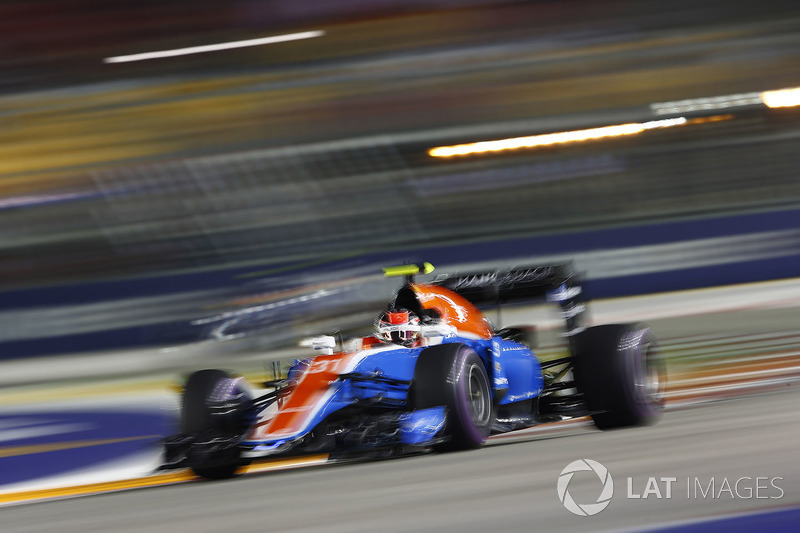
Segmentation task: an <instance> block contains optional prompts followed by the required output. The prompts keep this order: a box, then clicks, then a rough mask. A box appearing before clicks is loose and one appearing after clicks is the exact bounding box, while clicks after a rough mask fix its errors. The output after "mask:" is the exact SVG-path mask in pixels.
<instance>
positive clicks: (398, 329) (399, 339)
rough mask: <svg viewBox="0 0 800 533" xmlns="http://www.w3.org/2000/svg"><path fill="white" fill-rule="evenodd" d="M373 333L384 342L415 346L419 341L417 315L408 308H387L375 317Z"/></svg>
mask: <svg viewBox="0 0 800 533" xmlns="http://www.w3.org/2000/svg"><path fill="white" fill-rule="evenodd" d="M375 334H376V335H375V336H376V337H378V338H379V339H380V340H382V341H384V342H391V343H394V344H400V345H402V346H406V347H409V348H410V347H412V346H416V345H417V344H419V341H420V323H419V317H418V316H417V315H415V314H414V313H412V312H411V311H409V310H408V309H389V310H387V311H385V312H383V313H381V314H380V315H379V316H378V318H376V319H375Z"/></svg>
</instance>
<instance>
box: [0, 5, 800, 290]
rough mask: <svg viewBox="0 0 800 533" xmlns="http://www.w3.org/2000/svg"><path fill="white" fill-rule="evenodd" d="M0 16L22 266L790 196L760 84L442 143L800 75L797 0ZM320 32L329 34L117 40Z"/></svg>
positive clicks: (48, 11) (289, 252)
mask: <svg viewBox="0 0 800 533" xmlns="http://www.w3.org/2000/svg"><path fill="white" fill-rule="evenodd" d="M0 25H2V32H3V35H4V37H3V48H2V52H0V54H1V55H0V66H2V67H3V69H4V71H5V72H7V73H8V74H7V75H5V76H4V78H3V80H2V81H0V84H2V85H0V89H1V90H2V91H3V93H4V95H3V96H2V97H0V113H1V114H2V116H3V118H4V122H5V124H6V127H5V128H4V129H3V131H2V132H1V133H0V135H2V140H3V143H2V146H3V148H2V158H0V220H2V223H0V256H2V258H3V259H2V261H0V284H2V286H4V287H6V288H11V287H20V286H30V285H38V284H42V283H52V282H64V281H76V280H89V279H103V278H107V277H111V276H120V275H126V276H127V275H142V274H151V273H157V272H167V271H176V270H186V269H198V268H209V267H220V266H230V265H242V264H252V265H259V267H265V266H268V265H277V264H287V263H292V262H304V261H320V260H326V259H335V258H338V257H342V256H348V257H351V256H359V255H363V254H366V253H375V252H381V251H393V250H399V251H402V250H405V249H414V248H419V247H421V246H437V245H441V244H445V243H453V242H473V241H487V240H492V239H497V238H498V237H515V236H519V237H522V236H530V235H536V234H543V233H553V232H560V231H566V230H581V229H590V228H598V227H610V226H618V225H622V224H635V223H642V222H652V221H659V220H675V219H682V218H686V217H705V216H709V215H718V214H732V213H743V212H757V211H762V210H772V209H778V208H781V209H786V208H790V209H791V208H797V207H798V206H799V203H800V180H798V179H797V175H798V169H799V168H800V154H798V151H797V150H796V144H797V137H798V135H799V134H800V130H799V129H798V126H799V125H800V122H798V119H800V115H799V114H798V113H797V112H796V111H792V110H780V111H778V110H772V109H769V108H767V107H765V106H763V105H760V104H757V105H751V104H747V105H734V106H733V108H732V109H722V110H719V109H712V110H711V111H709V110H700V111H698V110H694V111H690V112H689V114H688V115H687V117H688V118H689V119H690V121H692V120H693V122H691V124H689V125H685V126H682V127H680V128H664V129H654V130H652V131H647V132H646V133H644V134H642V135H635V136H628V137H624V138H605V139H601V140H597V141H592V142H587V143H578V144H559V145H554V146H549V147H543V148H540V149H536V150H516V151H512V152H502V153H495V154H488V155H484V156H474V157H461V158H455V159H437V158H433V157H431V156H430V155H429V153H428V150H429V149H431V148H433V147H435V146H440V145H449V144H455V143H463V142H473V141H480V140H487V139H500V138H507V137H513V136H517V135H535V134H542V133H550V132H558V131H565V130H581V129H585V128H593V127H598V126H605V125H612V124H626V123H643V122H646V121H652V120H655V119H657V118H659V114H658V113H657V112H656V111H654V108H652V107H651V104H654V103H659V102H674V101H682V100H686V99H696V98H701V97H713V96H718V95H739V94H758V93H759V92H760V91H764V90H769V89H776V88H781V87H790V86H795V85H800V80H798V76H797V70H796V65H798V64H800V31H798V30H800V16H798V13H797V11H796V3H795V2H791V1H783V2H781V1H771V2H762V3H759V4H754V3H750V2H721V1H716V2H708V3H704V4H703V5H702V7H697V4H696V3H695V2H690V1H679V2H671V3H669V5H666V4H661V3H644V2H634V1H618V2H604V3H595V2H584V1H577V0H576V1H570V2H500V1H493V2H492V1H486V0H483V1H480V0H473V1H458V0H449V1H448V0H439V1H423V0H419V1H417V2H398V1H392V0H384V1H381V2H367V1H365V0H348V1H346V2H342V1H337V2H317V1H313V2H312V1H310V0H309V1H308V2H299V1H296V0H294V1H289V0H275V1H271V2H256V1H238V2H226V3H219V2H211V1H205V0H202V1H196V2H191V3H189V2H183V1H177V0H172V1H166V2H165V1H159V2H137V3H133V4H126V5H122V4H115V3H108V2H97V1H93V0H82V1H79V0H69V1H53V0H36V1H31V2H21V1H20V2H13V1H12V2H5V3H4V4H3V5H2V6H0ZM308 29H314V30H321V31H324V32H325V33H324V37H321V38H318V39H309V40H304V41H297V42H292V43H283V44H278V45H274V46H266V47H252V48H242V49H238V50H232V51H226V52H215V53H207V54H196V55H191V56H185V57H180V58H170V59H160V60H153V61H140V62H131V63H125V64H108V63H104V62H103V61H104V59H105V58H108V57H112V56H117V55H121V54H133V53H139V52H146V51H151V50H162V49H168V48H170V49H172V48H180V47H186V46H196V45H200V44H206V43H214V42H224V41H231V40H237V39H249V38H253V37H257V36H262V35H269V34H276V33H280V32H287V31H302V30H308ZM684 114H685V113H684ZM792 246H796V243H794V244H792ZM529 253H530V252H529Z"/></svg>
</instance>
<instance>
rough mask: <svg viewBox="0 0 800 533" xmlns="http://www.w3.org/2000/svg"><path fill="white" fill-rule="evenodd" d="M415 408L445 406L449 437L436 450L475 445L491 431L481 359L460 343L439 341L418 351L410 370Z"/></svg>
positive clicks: (488, 392) (486, 381)
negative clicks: (413, 367) (439, 343)
mask: <svg viewBox="0 0 800 533" xmlns="http://www.w3.org/2000/svg"><path fill="white" fill-rule="evenodd" d="M411 394H412V405H413V406H414V408H415V409H426V408H429V407H437V406H442V405H443V406H445V407H446V409H447V420H446V423H445V432H446V435H447V436H448V437H449V439H448V440H447V441H446V442H444V443H442V444H440V445H437V446H435V448H436V449H437V450H442V451H444V450H466V449H471V448H479V447H481V446H482V445H483V444H484V443H485V442H486V439H487V438H488V437H489V432H490V430H491V425H492V419H493V413H492V396H491V389H490V386H489V377H488V375H487V374H486V368H485V367H484V364H483V360H482V359H481V358H480V357H479V356H478V354H476V353H475V352H474V351H473V350H472V349H471V348H469V347H468V346H464V345H463V344H441V345H438V346H432V347H430V348H426V349H425V350H423V351H422V352H421V353H420V354H419V358H418V359H417V365H416V368H415V370H414V385H413V388H412V393H411Z"/></svg>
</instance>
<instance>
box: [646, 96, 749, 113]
mask: <svg viewBox="0 0 800 533" xmlns="http://www.w3.org/2000/svg"><path fill="white" fill-rule="evenodd" d="M758 104H761V95H760V94H759V93H742V94H729V95H726V96H713V97H711V98H690V99H688V100H677V101H675V102H662V103H658V104H650V109H651V110H652V111H653V113H655V114H656V115H673V114H674V115H677V114H680V113H690V112H692V111H709V110H714V109H727V108H730V107H742V106H748V105H758Z"/></svg>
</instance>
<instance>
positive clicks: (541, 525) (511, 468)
mask: <svg viewBox="0 0 800 533" xmlns="http://www.w3.org/2000/svg"><path fill="white" fill-rule="evenodd" d="M798 399H800V393H799V392H798V390H797V388H796V387H794V388H791V387H790V388H789V390H788V391H786V392H782V393H773V394H769V395H761V396H751V397H747V398H742V399H736V400H729V401H722V402H718V403H711V404H706V405H705V406H704V407H701V408H696V409H689V410H682V411H673V412H669V413H667V414H666V415H665V417H664V418H663V420H662V421H661V423H659V424H658V425H655V426H652V427H645V428H636V429H630V430H619V431H611V432H600V431H597V430H594V429H592V428H590V427H585V426H584V427H575V428H573V429H570V430H567V431H566V432H562V433H560V434H544V435H540V434H536V433H534V434H532V435H530V436H528V437H526V438H523V439H514V440H513V441H512V442H510V443H506V442H504V441H503V440H497V441H494V442H492V443H491V444H490V445H489V446H487V447H486V448H484V449H482V450H477V451H471V452H462V453H453V454H444V455H438V454H429V455H422V456H416V457H409V458H402V459H390V460H381V461H373V462H363V463H356V464H345V465H339V466H322V467H315V468H309V469H304V470H300V471H291V472H285V473H269V474H263V475H259V474H256V475H250V476H246V477H242V478H239V479H234V480H230V481H225V482H219V483H211V482H198V483H190V484H188V485H179V486H166V487H160V488H155V489H145V490H135V491H127V492H121V493H111V494H104V495H99V496H92V497H86V498H80V499H73V500H62V501H55V502H49V503H41V504H32V505H26V506H18V507H11V508H7V509H3V511H2V520H3V530H4V531H7V532H15V533H16V532H19V533H23V532H34V531H46V530H50V529H57V530H58V531H62V532H65V533H67V532H72V531H75V532H78V531H80V532H87V531H109V530H112V529H113V530H114V531H117V532H120V533H124V532H134V531H152V530H165V528H166V529H169V530H172V531H195V532H203V531H219V530H221V529H230V530H240V531H260V530H284V529H288V530H292V531H351V532H357V531H376V530H380V531H434V530H435V531H456V530H457V531H487V530H493V529H494V530H502V531H526V530H534V529H536V530H546V529H555V528H558V529H559V530H561V531H598V530H626V529H636V530H639V529H643V528H647V527H654V526H663V525H665V524H667V525H668V524H673V523H676V522H679V521H685V520H690V519H691V520H695V519H706V518H709V517H714V516H718V515H727V514H731V513H739V512H746V511H767V510H771V509H775V508H778V507H780V508H784V507H789V506H797V505H800V464H798V462H797V460H796V459H797V449H796V441H797V438H798V435H799V434H800V412H799V411H798V410H797V409H796V405H797V402H798ZM584 458H588V459H593V460H595V461H598V462H600V463H601V464H602V465H604V466H605V467H606V468H607V469H608V472H609V473H610V474H611V476H612V479H613V482H614V495H613V498H611V501H610V504H609V505H608V507H607V508H606V509H604V510H603V511H601V512H600V513H599V514H597V515H596V516H590V517H581V516H576V515H573V514H571V513H570V512H569V511H567V510H566V509H565V508H564V506H563V505H562V504H561V503H560V501H559V498H558V494H557V490H556V483H557V480H558V478H559V475H560V474H561V471H562V469H564V468H565V467H566V466H567V465H568V464H569V463H571V462H573V461H575V460H577V459H584ZM650 477H654V478H656V481H655V483H656V484H657V485H658V486H659V489H658V491H659V493H660V495H661V496H662V498H658V497H657V496H656V494H655V493H654V492H653V489H652V487H651V493H650V495H649V497H648V498H638V499H631V498H628V497H627V495H628V493H631V494H634V495H640V496H641V495H643V493H644V492H645V489H646V487H647V486H648V483H649V478H650ZM662 477H663V478H675V479H676V481H674V482H672V486H671V494H670V495H671V498H669V499H667V498H666V484H667V483H668V482H664V481H661V478H662ZM628 478H631V481H630V488H629V487H628V483H629V482H628ZM712 480H713V482H714V483H715V485H714V488H713V490H711V491H709V490H708V486H709V484H710V483H711V482H712ZM725 480H727V483H728V484H729V485H730V486H731V487H733V486H734V485H735V483H736V481H738V480H741V481H740V482H739V485H738V494H737V493H734V494H730V493H729V492H727V491H723V490H721V488H722V487H723V486H724V483H725ZM756 484H758V485H759V486H761V487H762V488H761V489H759V490H756V489H757V487H756ZM748 487H749V489H752V491H751V490H748ZM763 487H766V488H763ZM699 488H702V490H699ZM599 490H600V483H599V481H598V479H597V478H596V477H594V475H593V474H590V473H585V472H581V473H578V474H576V477H575V478H574V480H573V481H572V482H571V483H570V485H569V491H570V494H571V495H572V497H573V498H574V499H575V501H578V502H580V503H589V502H590V501H591V502H592V503H593V502H594V499H595V498H596V496H597V494H599ZM756 492H758V496H759V498H756ZM704 493H705V496H704V495H703V494H704ZM712 494H713V495H714V497H712ZM748 495H749V496H750V497H748Z"/></svg>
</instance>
